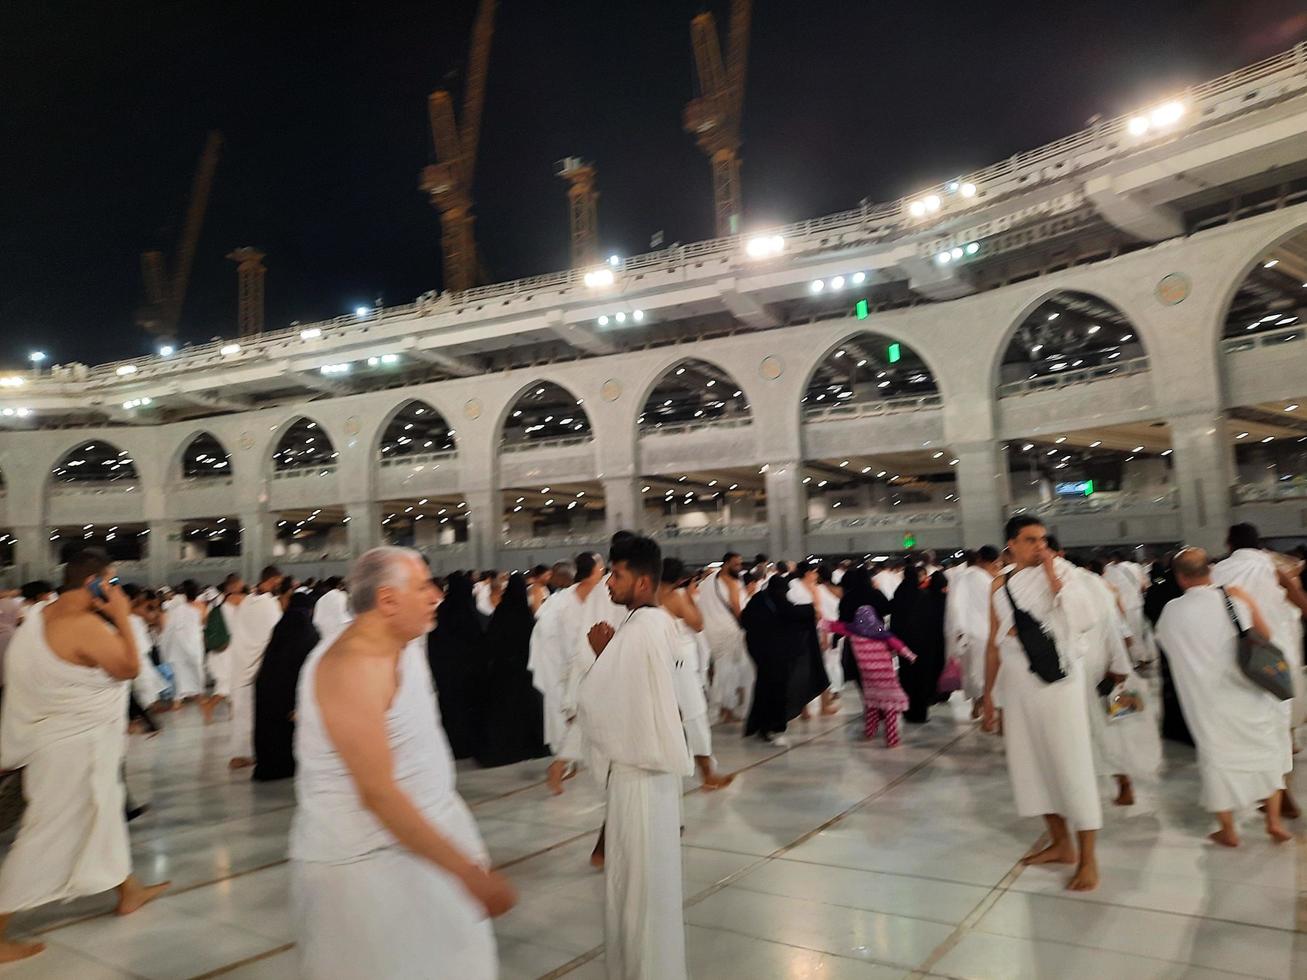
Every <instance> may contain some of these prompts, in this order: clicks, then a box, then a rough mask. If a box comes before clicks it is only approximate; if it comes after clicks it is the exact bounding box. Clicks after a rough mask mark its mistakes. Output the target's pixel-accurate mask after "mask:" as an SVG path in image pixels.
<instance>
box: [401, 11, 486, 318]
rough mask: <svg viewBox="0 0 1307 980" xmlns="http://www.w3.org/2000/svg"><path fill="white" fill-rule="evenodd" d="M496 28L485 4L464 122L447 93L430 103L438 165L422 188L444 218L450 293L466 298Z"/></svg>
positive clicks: (475, 29) (476, 31)
mask: <svg viewBox="0 0 1307 980" xmlns="http://www.w3.org/2000/svg"><path fill="white" fill-rule="evenodd" d="M494 26H495V0H481V3H480V5H479V6H478V7H477V16H476V22H475V23H474V24H473V25H472V48H471V52H470V55H469V57H468V70H467V78H466V87H465V91H464V92H463V120H462V126H461V128H460V126H459V123H457V122H456V121H455V119H454V100H453V98H452V97H451V96H450V94H449V92H448V91H446V90H445V89H439V90H438V91H435V92H432V93H431V95H430V96H429V97H428V98H427V114H428V116H429V117H430V121H431V141H432V143H433V144H434V146H435V150H436V163H435V164H434V165H432V166H429V167H426V168H424V169H423V171H422V175H421V177H420V179H419V181H418V187H419V189H421V190H422V191H424V192H426V194H427V195H428V196H429V197H430V199H431V204H432V206H433V207H434V208H435V209H436V210H437V211H439V212H440V238H441V248H442V250H443V252H444V282H445V289H447V290H453V291H455V292H462V291H463V290H465V289H470V288H471V287H472V286H474V285H476V272H477V249H476V238H475V236H474V235H473V233H472V225H473V222H474V221H475V220H476V219H475V218H474V217H473V216H472V178H473V176H474V175H475V173H476V162H477V144H478V143H479V142H480V139H481V110H482V107H483V106H484V105H485V101H486V67H487V65H488V63H489V61H490V38H491V36H492V35H493V33H494Z"/></svg>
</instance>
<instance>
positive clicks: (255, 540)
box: [240, 507, 277, 586]
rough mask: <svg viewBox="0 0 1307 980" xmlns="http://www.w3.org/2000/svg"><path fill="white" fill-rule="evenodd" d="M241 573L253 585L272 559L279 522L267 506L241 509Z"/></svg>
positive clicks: (246, 581) (247, 583)
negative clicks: (273, 544)
mask: <svg viewBox="0 0 1307 980" xmlns="http://www.w3.org/2000/svg"><path fill="white" fill-rule="evenodd" d="M240 522H241V575H242V576H244V578H245V584H246V585H249V586H253V585H254V584H255V580H256V579H257V578H258V575H259V572H260V571H261V570H262V569H263V567H264V566H265V565H267V564H268V563H269V562H270V561H271V560H272V543H273V542H274V541H276V540H277V522H276V520H274V519H273V516H272V515H271V514H269V513H268V510H267V508H266V507H258V508H257V509H254V510H247V511H241V513H240Z"/></svg>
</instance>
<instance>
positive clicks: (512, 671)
mask: <svg viewBox="0 0 1307 980" xmlns="http://www.w3.org/2000/svg"><path fill="white" fill-rule="evenodd" d="M534 628H535V616H534V614H533V613H532V612H531V603H530V600H529V598H528V596H527V588H526V578H525V577H524V576H523V575H521V574H520V573H518V572H514V573H513V574H512V575H511V576H510V577H509V579H508V586H507V587H506V588H505V589H504V594H503V596H502V598H500V600H499V605H498V606H496V607H495V613H494V615H493V616H491V617H490V628H489V629H488V630H487V631H486V648H487V650H488V651H489V654H490V674H489V677H488V679H487V681H486V685H485V698H486V711H485V721H484V725H483V727H482V729H481V740H480V744H479V745H478V747H477V749H476V760H477V762H478V763H480V764H481V765H483V766H487V767H489V766H507V765H510V764H511V763H514V762H521V761H522V760H523V759H539V758H541V757H543V756H547V755H548V754H549V748H548V747H547V746H546V745H545V732H544V729H545V716H544V703H543V701H542V699H541V696H540V692H539V691H537V690H536V689H535V685H534V684H532V682H531V671H530V670H529V669H528V668H527V661H528V660H529V659H530V655H531V630H532V629H534Z"/></svg>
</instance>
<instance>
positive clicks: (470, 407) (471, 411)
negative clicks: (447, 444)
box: [463, 398, 481, 419]
mask: <svg viewBox="0 0 1307 980" xmlns="http://www.w3.org/2000/svg"><path fill="white" fill-rule="evenodd" d="M463 414H464V415H466V416H467V417H468V418H470V419H479V418H481V400H480V399H478V398H469V399H468V400H467V404H465V405H464V406H463Z"/></svg>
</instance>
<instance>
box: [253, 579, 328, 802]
mask: <svg viewBox="0 0 1307 980" xmlns="http://www.w3.org/2000/svg"><path fill="white" fill-rule="evenodd" d="M317 645H318V631H317V630H316V629H314V628H313V598H312V597H311V596H310V595H308V594H307V593H304V592H294V593H291V595H290V601H289V603H288V604H287V606H286V611H285V612H284V613H283V614H282V617H281V619H280V620H278V621H277V625H276V626H275V627H273V630H272V636H271V637H270V638H269V640H268V646H267V648H266V649H265V650H264V652H263V662H262V663H261V664H260V665H259V673H258V675H257V676H256V677H255V679H254V758H255V760H256V762H255V765H254V773H253V778H254V780H256V781H257V782H266V781H268V780H273V779H289V778H291V777H292V776H294V775H295V752H294V745H295V720H294V713H295V688H296V687H297V686H298V684H299V679H300V668H301V667H303V666H304V661H305V659H306V658H307V657H308V655H309V653H311V652H312V650H313V648H314V647H315V646H317Z"/></svg>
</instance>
